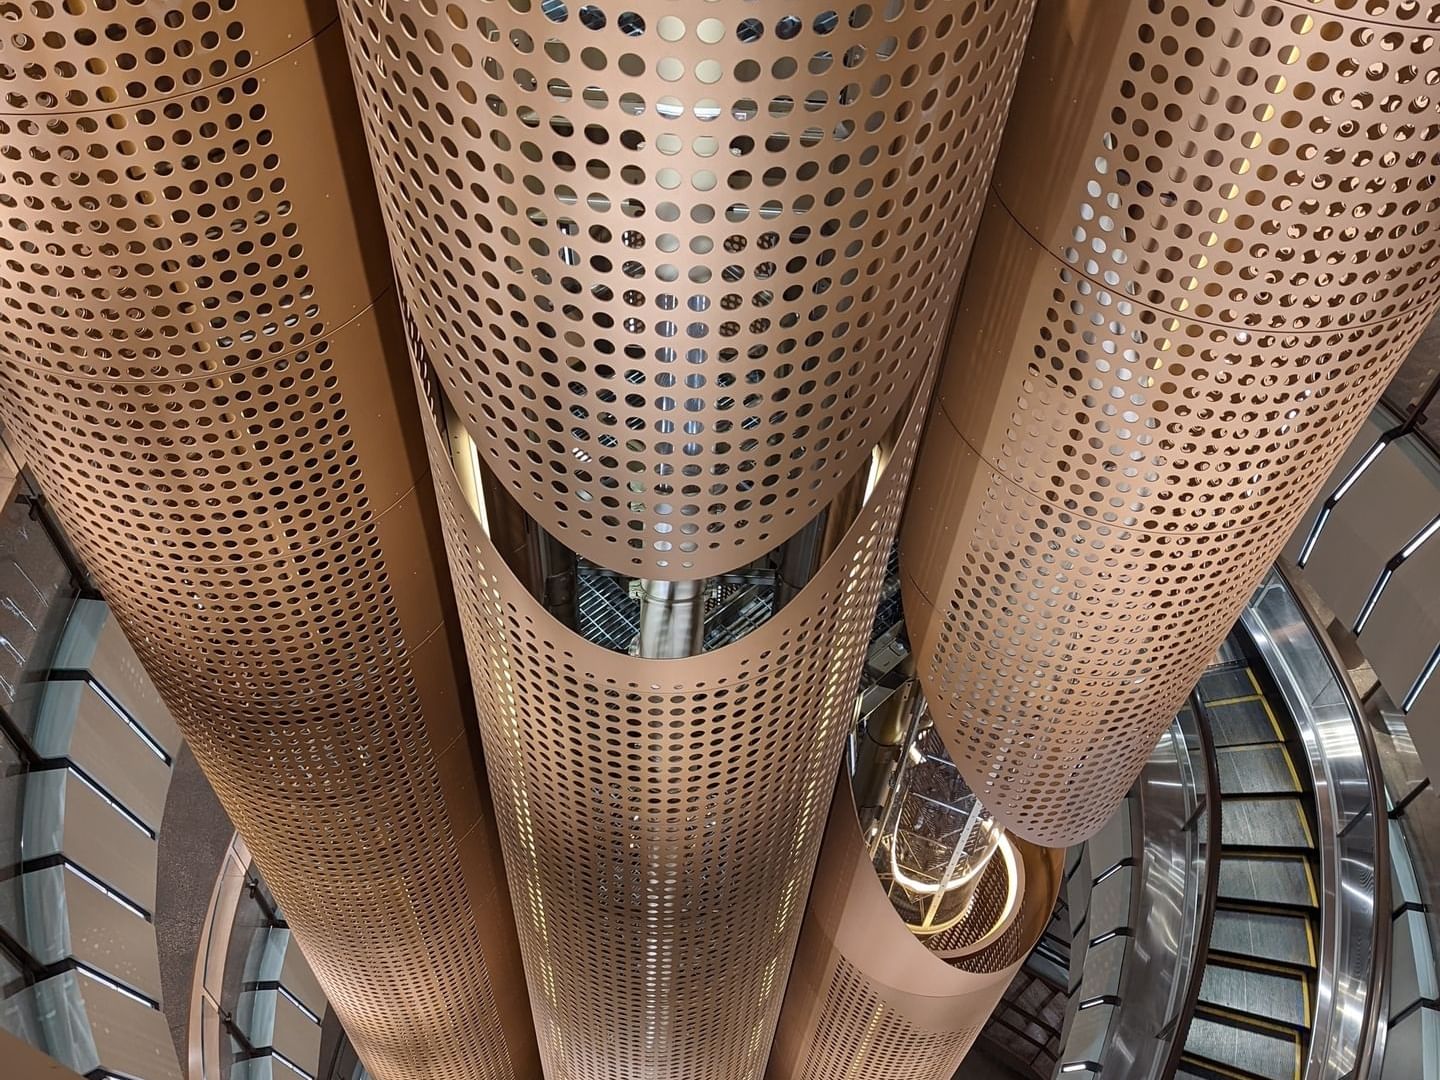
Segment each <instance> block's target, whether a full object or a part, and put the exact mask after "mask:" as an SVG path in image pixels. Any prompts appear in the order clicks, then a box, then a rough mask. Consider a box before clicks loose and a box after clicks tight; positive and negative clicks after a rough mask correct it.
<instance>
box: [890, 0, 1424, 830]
mask: <svg viewBox="0 0 1440 1080" xmlns="http://www.w3.org/2000/svg"><path fill="white" fill-rule="evenodd" d="M1331 7H1333V8H1335V9H1337V10H1327V8H1331ZM1372 8H1374V9H1375V10H1373V11H1372ZM1340 9H1343V10H1340ZM1379 9H1384V10H1379ZM1434 19H1435V16H1434V13H1433V8H1431V7H1429V6H1426V5H1418V6H1415V5H1411V6H1404V5H1396V6H1390V7H1386V5H1378V6H1375V5H1371V6H1370V7H1367V8H1364V9H1362V8H1361V7H1359V6H1354V7H1353V8H1352V5H1349V4H1335V5H1326V4H1310V5H1300V4H1289V3H1256V2H1253V0H1224V2H1221V0H1214V2H1207V3H1195V2H1173V0H1151V2H1149V3H1145V4H1113V3H1108V2H1104V0H1057V2H1055V3H1050V4H1043V5H1041V6H1040V9H1039V11H1038V13H1037V16H1036V21H1035V31H1034V33H1033V35H1032V37H1031V43H1030V49H1029V56H1028V58H1027V61H1026V64H1025V66H1024V68H1023V69H1022V72H1021V77H1020V88H1019V90H1018V91H1017V93H1016V99H1015V100H1016V104H1015V109H1014V111H1013V113H1012V117H1011V121H1010V129H1009V130H1010V134H1009V136H1007V140H1006V143H1005V146H1004V148H1003V150H1002V153H1001V155H1000V160H999V163H998V164H997V167H996V174H995V181H994V197H993V199H992V201H991V203H990V205H989V207H988V208H987V210H986V213H985V218H984V222H983V224H982V227H981V230H980V236H979V239H978V240H977V243H976V251H975V256H974V259H973V260H972V263H971V267H970V272H969V275H968V278H967V282H966V287H965V290H964V293H963V296H962V299H961V302H960V308H959V312H958V315H957V321H956V328H955V332H954V335H953V337H952V340H951V343H950V346H949V355H948V359H947V361H946V365H945V371H944V375H943V376H942V385H941V388H940V389H939V391H938V392H937V406H936V408H935V410H934V413H933V417H932V420H931V423H930V426H929V429H928V432H927V435H926V440H925V448H924V452H923V453H922V461H921V464H920V465H919V467H918V471H917V480H916V485H915V490H914V493H913V495H912V498H911V502H910V507H909V510H908V511H907V518H906V528H905V530H904V535H903V538H902V568H903V572H904V575H905V606H906V613H907V616H908V617H909V621H910V629H911V635H912V639H913V640H915V641H916V643H917V653H918V658H919V663H918V668H917V670H918V673H919V675H920V677H921V679H922V680H923V682H924V684H925V689H926V693H927V695H928V696H929V699H930V702H931V705H932V708H933V709H934V711H935V714H936V717H937V720H936V722H937V727H939V728H940V730H941V731H942V732H943V734H944V737H945V742H946V744H947V746H948V747H949V748H950V751H951V753H952V754H953V756H954V757H955V760H956V761H957V763H958V764H959V765H960V768H961V770H962V771H963V772H964V774H965V776H966V778H967V780H968V781H969V782H970V784H971V785H972V786H973V787H974V789H975V791H976V792H977V793H978V794H979V795H980V797H981V798H982V799H983V801H984V802H985V805H986V806H988V807H989V808H990V809H991V810H992V811H993V812H994V814H995V816H996V817H997V818H998V819H999V820H1000V821H1002V822H1003V823H1004V824H1005V825H1006V826H1007V827H1008V828H1010V829H1012V830H1014V831H1015V832H1017V833H1019V834H1021V835H1023V836H1026V837H1029V838H1030V839H1033V840H1036V841H1037V842H1042V843H1047V844H1055V845H1060V844H1069V843H1072V842H1075V841H1077V840H1079V839H1082V838H1083V837H1085V836H1086V835H1088V834H1089V833H1090V832H1092V831H1093V830H1094V829H1095V828H1096V827H1098V826H1099V825H1100V824H1101V823H1103V822H1104V821H1105V820H1106V818H1107V817H1109V815H1110V814H1111V812H1112V811H1113V810H1114V808H1115V806H1116V805H1117V804H1118V803H1119V801H1120V800H1121V798H1122V797H1123V796H1124V794H1125V791H1126V790H1127V789H1128V787H1129V786H1130V784H1131V782H1132V781H1133V780H1134V778H1135V776H1136V775H1137V773H1138V771H1139V770H1140V768H1141V767H1142V766H1143V763H1144V761H1145V759H1146V756H1147V755H1148V754H1149V753H1150V750H1151V749H1152V747H1153V746H1154V744H1155V741H1156V739H1157V738H1158V737H1159V735H1160V733H1161V732H1162V731H1163V730H1164V728H1165V726H1166V725H1167V724H1168V723H1169V722H1170V718H1171V717H1173V716H1174V714H1175V712H1176V709H1177V708H1178V706H1179V705H1180V703H1181V701H1182V700H1183V698H1184V696H1185V694H1186V693H1188V691H1189V689H1190V687H1191V686H1192V685H1193V684H1194V682H1195V680H1196V678H1197V676H1198V675H1199V673H1200V671H1201V670H1202V668H1203V667H1204V665H1205V663H1206V661H1207V659H1208V657H1209V656H1210V655H1211V653H1212V652H1213V650H1214V649H1215V648H1216V646H1217V645H1218V644H1219V642H1220V640H1221V639H1222V638H1223V636H1224V635H1225V633H1226V631H1227V628H1228V627H1229V626H1230V625H1231V624H1232V623H1233V621H1234V619H1235V617H1236V615H1237V614H1238V612H1239V610H1240V607H1241V605H1242V604H1243V602H1244V600H1245V598H1246V597H1248V596H1249V594H1250V590H1251V588H1252V587H1253V585H1254V584H1255V582H1256V580H1257V578H1258V577H1259V575H1260V574H1261V573H1262V572H1263V570H1264V568H1265V567H1266V565H1267V564H1268V563H1269V562H1270V561H1271V560H1272V559H1273V558H1274V557H1275V555H1276V554H1277V552H1278V551H1279V549H1280V547H1281V545H1282V544H1283V543H1284V541H1285V538H1286V536H1287V535H1288V533H1289V532H1290V529H1291V528H1292V526H1293V524H1294V522H1295V520H1296V517H1297V516H1298V515H1299V514H1300V513H1301V512H1302V511H1303V509H1304V507H1305V506H1306V504H1307V503H1308V502H1309V500H1310V498H1311V495H1312V494H1313V491H1314V488H1315V486H1316V484H1318V483H1319V482H1320V481H1321V480H1322V479H1323V477H1324V476H1325V475H1326V474H1327V472H1328V471H1329V470H1330V468H1331V466H1332V465H1333V463H1334V461H1335V459H1336V456H1337V455H1338V454H1339V453H1340V452H1341V450H1342V449H1343V448H1344V446H1345V445H1346V443H1347V442H1348V440H1349V439H1350V437H1351V435H1352V433H1353V432H1354V431H1355V429H1356V426H1357V425H1358V424H1359V423H1360V422H1361V421H1362V419H1363V418H1364V416H1365V415H1366V414H1367V413H1368V412H1369V410H1370V407H1371V405H1372V404H1373V402H1374V400H1375V398H1376V396H1377V395H1378V394H1379V392H1380V390H1381V388H1382V387H1383V386H1384V385H1385V383H1386V381H1387V380H1388V378H1389V377H1390V374H1391V373H1392V372H1393V371H1394V369H1395V367H1396V365H1397V364H1398V363H1399V361H1400V360H1401V359H1402V358H1403V357H1404V355H1405V353H1406V351H1407V349H1408V348H1409V346H1410V343H1411V342H1412V341H1413V340H1414V338H1415V336H1416V334H1417V333H1418V332H1419V330H1420V328H1421V327H1423V326H1424V325H1425V323H1426V321H1427V320H1428V319H1429V317H1430V315H1431V313H1432V312H1433V310H1434V307H1435V300H1436V296H1437V293H1440V275H1437V273H1436V270H1437V266H1440V259H1437V249H1436V246H1435V245H1436V236H1437V231H1436V230H1437V226H1440V202H1437V190H1436V187H1435V180H1436V156H1435V149H1434V140H1435V137H1436V133H1437V130H1440V128H1437V124H1436V121H1437V112H1436V110H1437V106H1436V99H1435V97H1434V88H1433V86H1432V85H1431V83H1432V81H1433V80H1432V78H1431V77H1430V75H1429V74H1427V72H1429V71H1430V67H1429V60H1428V59H1427V57H1428V56H1429V55H1431V50H1432V49H1433V35H1434V33H1435V29H1436V27H1435V25H1434V24H1433V20H1434Z"/></svg>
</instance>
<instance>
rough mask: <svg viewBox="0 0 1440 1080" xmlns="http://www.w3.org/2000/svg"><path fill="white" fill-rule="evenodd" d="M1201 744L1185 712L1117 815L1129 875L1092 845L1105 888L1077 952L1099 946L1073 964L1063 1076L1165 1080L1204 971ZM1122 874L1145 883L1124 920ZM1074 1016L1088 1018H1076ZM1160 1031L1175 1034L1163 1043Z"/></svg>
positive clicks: (1092, 869)
mask: <svg viewBox="0 0 1440 1080" xmlns="http://www.w3.org/2000/svg"><path fill="white" fill-rule="evenodd" d="M1199 743H1200V734H1199V731H1198V728H1197V726H1196V722H1195V719H1194V716H1193V714H1191V713H1190V711H1189V710H1188V709H1187V710H1184V711H1182V713H1181V715H1180V716H1179V717H1177V718H1176V720H1175V722H1174V723H1173V724H1172V725H1171V727H1170V729H1169V730H1168V731H1167V732H1166V733H1165V735H1164V736H1163V737H1162V738H1161V740H1160V742H1159V743H1158V744H1157V745H1156V747H1155V750H1154V751H1153V752H1152V753H1151V755H1150V759H1149V761H1148V762H1147V763H1146V765H1145V769H1144V771H1143V772H1142V773H1141V776H1140V779H1139V780H1138V781H1137V782H1136V785H1135V788H1134V789H1133V791H1132V792H1131V795H1130V797H1129V798H1128V799H1127V800H1126V804H1125V806H1123V807H1122V808H1121V809H1120V810H1119V811H1117V815H1118V814H1129V815H1130V829H1129V835H1130V838H1131V843H1130V851H1129V852H1127V853H1126V854H1128V855H1129V856H1130V857H1131V858H1132V859H1134V865H1133V866H1132V867H1130V868H1124V869H1123V870H1122V869H1121V864H1120V863H1118V862H1115V859H1116V856H1117V854H1118V853H1117V852H1116V851H1115V850H1104V851H1102V850H1101V849H1100V847H1099V846H1097V842H1096V840H1094V839H1092V840H1091V841H1090V845H1089V850H1088V851H1087V855H1086V858H1087V861H1088V871H1089V873H1091V874H1094V875H1098V876H1099V877H1100V880H1099V882H1098V883H1097V884H1096V885H1095V886H1094V887H1093V890H1092V893H1091V899H1090V901H1089V904H1088V917H1087V926H1086V929H1085V931H1084V933H1083V934H1082V935H1081V938H1082V939H1083V940H1082V941H1081V942H1079V943H1078V944H1080V945H1083V944H1085V943H1087V942H1089V941H1090V939H1094V941H1095V942H1096V943H1097V945H1098V947H1097V948H1092V949H1090V950H1088V952H1087V951H1086V950H1084V949H1083V948H1081V949H1078V950H1077V952H1076V954H1075V955H1074V958H1073V962H1072V971H1074V972H1077V973H1083V974H1082V975H1081V977H1080V978H1078V979H1076V978H1073V977H1072V985H1073V986H1075V987H1076V992H1075V993H1074V999H1073V1000H1072V1003H1071V1014H1070V1015H1069V1016H1068V1017H1067V1020H1066V1025H1065V1030H1064V1033H1063V1035H1062V1038H1061V1058H1060V1060H1061V1069H1062V1071H1063V1070H1064V1069H1065V1067H1066V1066H1069V1067H1070V1068H1072V1069H1074V1070H1075V1074H1076V1075H1085V1073H1083V1072H1082V1071H1081V1066H1082V1064H1083V1063H1084V1062H1086V1061H1089V1062H1101V1063H1103V1065H1104V1069H1105V1071H1106V1073H1107V1074H1109V1073H1112V1072H1113V1073H1115V1074H1116V1075H1119V1076H1124V1077H1126V1078H1127V1080H1159V1078H1161V1077H1163V1076H1164V1075H1165V1066H1166V1063H1167V1057H1168V1056H1169V1052H1170V1048H1171V1043H1172V1042H1173V1041H1175V1040H1176V1039H1179V1038H1181V1037H1182V1035H1183V1031H1184V1027H1183V1025H1178V1024H1175V1023H1173V1022H1172V1021H1173V1020H1174V1018H1175V1016H1176V1014H1177V1013H1178V1012H1179V1011H1180V1010H1181V1009H1182V1007H1183V1005H1184V1002H1185V1000H1186V992H1187V989H1188V988H1189V987H1190V985H1191V982H1192V980H1195V979H1197V978H1198V974H1199V969H1200V967H1201V966H1203V960H1202V958H1201V955H1200V951H1201V950H1200V946H1201V942H1200V941H1199V940H1198V939H1199V926H1200V920H1198V919H1197V918H1196V914H1195V913H1196V912H1197V911H1198V910H1199V909H1200V907H1201V903H1202V899H1203V893H1204V890H1205V886H1206V878H1207V873H1208V862H1207V858H1208V856H1207V852H1206V837H1207V832H1206V828H1205V820H1204V818H1203V817H1201V818H1199V819H1198V820H1192V819H1195V818H1196V814H1197V807H1199V805H1200V803H1201V801H1202V800H1204V799H1205V794H1206V791H1207V787H1208V782H1207V770H1206V768H1205V765H1204V760H1203V754H1202V751H1201V750H1200V745H1199ZM1112 847H1113V846H1112ZM1106 864H1110V865H1109V866H1107V865H1106ZM1107 870H1109V873H1107ZM1086 872H1087V870H1086V869H1085V868H1082V869H1081V871H1080V873H1081V874H1082V875H1084V874H1085V873H1086ZM1122 872H1123V874H1125V875H1129V874H1136V875H1139V878H1140V879H1139V881H1138V882H1137V883H1136V884H1135V886H1134V887H1133V888H1132V889H1130V890H1129V895H1130V900H1129V904H1128V908H1127V910H1125V911H1123V912H1121V911H1119V910H1116V909H1115V908H1116V907H1117V906H1118V905H1114V904H1110V903H1108V900H1107V894H1109V893H1110V892H1112V890H1110V889H1109V887H1108V886H1109V885H1110V884H1111V883H1112V882H1113V881H1114V879H1115V878H1116V877H1119V876H1120V875H1121V874H1122ZM1116 928H1123V930H1124V931H1125V932H1126V936H1124V937H1122V938H1121V939H1120V941H1119V942H1116V941H1113V940H1109V939H1110V936H1111V934H1112V933H1113V932H1114V930H1115V929H1116ZM1117 945H1118V947H1119V948H1120V949H1121V950H1122V951H1123V955H1122V957H1121V959H1120V960H1119V963H1118V966H1119V972H1118V976H1117V977H1115V978H1114V979H1113V980H1112V979H1111V978H1107V977H1106V976H1105V975H1104V974H1103V969H1104V967H1105V966H1106V964H1107V963H1110V964H1113V963H1115V960H1114V958H1113V956H1108V955H1107V950H1110V949H1113V948H1115V947H1116V946H1117ZM1112 983H1113V985H1112ZM1102 993H1113V995H1114V999H1115V1001H1116V1002H1118V1004H1115V1005H1113V1006H1112V1005H1110V1004H1097V1003H1096V997H1097V995H1099V994H1102ZM1076 1009H1079V1010H1084V1011H1083V1012H1079V1013H1078V1014H1077V1013H1076ZM1092 1010H1093V1012H1092ZM1095 1016H1105V1017H1106V1019H1105V1020H1104V1021H1102V1023H1103V1024H1104V1030H1103V1031H1101V1032H1097V1031H1096V1029H1095V1027H1094V1024H1093V1020H1094V1017H1095ZM1085 1021H1091V1023H1086V1022H1085ZM1157 1032H1166V1033H1168V1034H1167V1035H1166V1036H1165V1037H1163V1038H1157ZM1065 1075H1066V1076H1067V1077H1068V1076H1070V1075H1071V1073H1068V1072H1067V1073H1066V1074H1065Z"/></svg>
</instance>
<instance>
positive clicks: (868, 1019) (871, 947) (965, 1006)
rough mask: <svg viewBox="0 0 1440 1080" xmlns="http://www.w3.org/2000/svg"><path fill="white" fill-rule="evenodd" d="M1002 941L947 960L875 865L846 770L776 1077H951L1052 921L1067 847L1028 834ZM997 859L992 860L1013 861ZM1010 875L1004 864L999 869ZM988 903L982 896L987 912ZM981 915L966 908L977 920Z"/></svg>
mask: <svg viewBox="0 0 1440 1080" xmlns="http://www.w3.org/2000/svg"><path fill="white" fill-rule="evenodd" d="M1017 854H1018V856H1019V857H1018V859H1017V860H1016V861H1017V871H1018V872H1017V874H1016V880H1015V882H1014V885H1013V887H1014V888H1015V889H1016V890H1017V892H1018V893H1019V895H1018V897H1017V898H1016V900H1015V905H1014V914H1013V915H1012V916H1011V921H1010V922H1009V926H1008V929H1006V930H1005V931H1004V932H1003V933H1002V934H1000V935H999V936H998V939H997V940H994V941H992V942H991V943H989V944H987V945H983V946H981V947H980V948H978V949H977V950H976V951H974V952H972V953H971V954H970V955H967V956H965V957H963V958H959V959H954V960H952V961H951V962H948V963H947V962H946V960H944V959H942V958H941V957H940V956H939V955H938V954H937V953H935V952H932V951H931V950H930V949H929V948H927V947H926V945H925V944H923V943H922V942H921V941H920V940H919V939H918V938H916V937H915V936H914V935H913V934H912V933H911V932H910V930H909V928H908V927H907V926H906V925H905V923H904V922H903V920H902V919H901V918H900V916H899V915H898V914H897V913H896V912H895V910H894V908H892V907H891V906H890V900H889V898H888V897H887V896H886V894H885V891H884V889H883V888H882V887H881V884H880V881H879V879H878V878H877V877H876V875H875V869H874V866H873V865H872V863H871V858H870V854H869V852H868V851H867V850H866V848H865V844H864V841H863V838H862V837H861V833H860V826H859V822H858V821H857V820H856V817H855V805H854V801H853V799H852V797H851V795H850V790H849V783H848V780H847V779H846V778H843V777H842V780H841V787H840V790H839V791H838V792H837V793H836V796H835V800H834V804H833V806H832V807H831V811H830V822H829V825H828V826H827V828H826V831H825V840H824V843H823V845H822V848H821V856H820V864H819V866H818V868H817V869H816V873H815V884H814V887H813V889H812V890H811V894H810V903H809V906H808V908H807V909H806V913H805V928H804V930H803V932H802V933H801V936H800V945H799V948H798V949H797V950H796V954H795V968H794V971H793V973H792V975H791V980H790V988H789V990H788V991H787V992H786V995H785V1008H784V1011H783V1012H782V1014H781V1018H780V1026H779V1029H778V1031H777V1032H776V1036H775V1046H774V1050H773V1052H772V1054H771V1056H770V1064H769V1069H768V1070H767V1072H766V1076H767V1077H768V1080H851V1078H855V1077H864V1078H865V1080H949V1078H950V1077H952V1076H954V1075H955V1070H956V1069H957V1068H958V1067H959V1065H960V1061H961V1059H962V1058H964V1056H965V1054H966V1052H967V1051H968V1050H969V1049H970V1045H971V1043H973V1042H974V1041H975V1037H976V1036H977V1035H978V1034H979V1033H980V1028H981V1027H982V1026H983V1025H984V1023H985V1020H986V1018H987V1017H989V1015H990V1013H991V1012H992V1011H993V1010H994V1008H995V1005H996V1004H997V1003H998V1002H999V1000H1000V997H1001V995H1002V994H1003V993H1004V992H1005V987H1006V986H1008V985H1009V983H1010V980H1011V978H1012V976H1013V975H1014V974H1015V971H1016V969H1017V968H1018V967H1019V965H1020V964H1021V963H1023V962H1024V959H1025V956H1026V955H1027V954H1028V953H1029V951H1030V949H1031V948H1032V947H1033V946H1034V944H1035V942H1036V941H1038V940H1039V938H1040V935H1041V933H1042V932H1043V931H1044V929H1045V925H1046V923H1047V922H1048V921H1049V918H1050V912H1051V910H1052V909H1053V908H1054V905H1055V897H1056V895H1057V893H1058V891H1059V887H1060V875H1061V858H1062V855H1063V852H1060V851H1049V850H1046V849H1043V848H1037V847H1035V846H1034V845H1031V844H1027V843H1025V842H1024V841H1020V842H1019V843H1018V844H1017ZM1002 862H1003V860H1001V859H996V860H994V862H993V864H992V868H991V871H987V875H988V874H993V872H995V871H1003V867H1002ZM1001 876H1002V877H1003V876H1004V875H1003V872H1002V874H1001ZM982 907H983V905H982V903H981V902H980V901H979V900H977V903H976V907H975V911H974V914H975V915H976V916H977V918H976V920H975V921H977V922H984V921H987V920H986V919H983V918H979V916H981V915H984V914H988V912H985V911H982V910H981V908H982ZM969 922H971V920H970V919H967V923H969Z"/></svg>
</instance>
